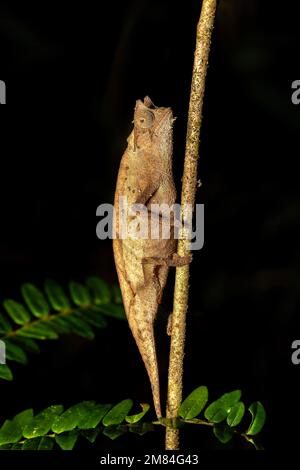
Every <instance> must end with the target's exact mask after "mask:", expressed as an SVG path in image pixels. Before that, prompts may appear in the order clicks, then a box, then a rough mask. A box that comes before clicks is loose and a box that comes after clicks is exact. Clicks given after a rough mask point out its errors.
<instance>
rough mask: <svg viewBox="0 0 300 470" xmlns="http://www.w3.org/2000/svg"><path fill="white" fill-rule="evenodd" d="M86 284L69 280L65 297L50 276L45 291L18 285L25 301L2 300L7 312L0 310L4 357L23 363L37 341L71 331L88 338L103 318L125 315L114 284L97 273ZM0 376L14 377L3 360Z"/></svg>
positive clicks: (92, 335) (36, 350)
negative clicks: (111, 287) (107, 282)
mask: <svg viewBox="0 0 300 470" xmlns="http://www.w3.org/2000/svg"><path fill="white" fill-rule="evenodd" d="M85 284H86V285H83V284H79V283H78V282H75V281H71V282H70V283H69V296H67V295H66V293H65V292H64V289H63V288H62V287H61V285H60V284H59V283H57V282H56V281H54V280H52V279H48V280H46V281H45V283H44V289H43V291H44V292H42V291H41V290H40V289H38V288H37V287H36V286H35V285H33V284H30V283H26V284H23V285H22V287H21V295H22V298H23V301H24V303H20V302H18V301H16V300H13V299H5V300H4V301H3V307H4V309H5V311H6V314H2V313H0V340H1V341H2V342H3V343H2V346H3V344H4V349H5V356H6V360H7V361H15V362H19V363H21V364H26V363H27V360H28V359H27V352H33V353H38V352H39V350H40V349H39V345H38V343H37V342H36V340H48V339H49V340H50V339H57V338H58V337H59V336H60V335H64V334H70V333H74V334H77V335H79V336H82V337H83V338H86V339H89V340H91V339H93V338H94V336H95V333H94V328H105V327H106V326H107V320H106V317H114V318H118V319H124V318H125V313H124V309H123V306H122V304H121V302H120V299H121V297H120V294H119V291H118V288H117V287H116V286H115V287H114V288H113V289H110V288H109V287H108V285H107V284H106V282H105V281H104V280H103V279H101V278H99V277H96V276H92V277H89V278H88V279H87V280H86V283H85ZM0 378H2V379H5V380H12V379H13V374H12V372H11V369H10V367H9V366H8V365H7V364H6V363H5V364H0Z"/></svg>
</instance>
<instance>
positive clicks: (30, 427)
mask: <svg viewBox="0 0 300 470" xmlns="http://www.w3.org/2000/svg"><path fill="white" fill-rule="evenodd" d="M62 412H63V406H61V405H53V406H49V407H48V408H46V409H45V410H43V411H41V412H40V413H39V414H38V415H36V416H34V417H33V418H32V419H31V420H30V421H29V422H28V423H27V424H26V426H25V427H24V430H23V436H24V437H26V438H27V439H32V438H34V437H41V436H45V434H47V433H48V432H49V431H50V429H51V426H52V424H53V422H54V421H55V419H56V417H57V416H58V415H60V414H61V413H62Z"/></svg>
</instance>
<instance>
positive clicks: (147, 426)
mask: <svg viewBox="0 0 300 470" xmlns="http://www.w3.org/2000/svg"><path fill="white" fill-rule="evenodd" d="M150 431H154V425H153V424H152V423H138V424H135V425H133V426H130V428H129V432H132V433H134V434H138V435H139V436H143V435H144V434H146V433H147V432H150Z"/></svg>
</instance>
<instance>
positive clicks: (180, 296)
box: [166, 0, 217, 450]
mask: <svg viewBox="0 0 300 470" xmlns="http://www.w3.org/2000/svg"><path fill="white" fill-rule="evenodd" d="M216 5H217V0H203V2H202V9H201V15H200V19H199V23H198V26H197V39H196V49H195V58H194V67H193V76H192V85H191V94H190V104H189V114H188V125H187V136H186V148H185V161H184V171H183V179H182V193H181V208H182V218H183V217H184V213H183V208H184V207H185V206H186V205H187V204H190V205H192V207H194V204H195V195H196V187H197V160H198V149H199V138H200V127H201V121H202V107H203V97H204V90H205V77H206V72H207V65H208V56H209V50H210V42H211V35H212V30H213V25H214V17H215V12H216ZM189 246H190V243H189V241H188V234H187V233H183V239H181V240H179V242H178V249H177V253H178V255H179V256H186V255H187V254H188V253H189ZM188 287H189V266H183V267H179V268H177V269H176V279H175V289H174V305H173V316H172V336H171V349H170V363H169V377H168V401H167V418H175V417H176V416H177V414H178V408H179V406H180V403H181V400H182V375H183V357H184V341H185V324H186V312H187V307H188ZM166 449H169V450H177V449H179V430H178V429H170V428H167V429H166Z"/></svg>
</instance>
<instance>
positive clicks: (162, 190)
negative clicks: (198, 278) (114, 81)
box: [113, 97, 186, 418]
mask: <svg viewBox="0 0 300 470" xmlns="http://www.w3.org/2000/svg"><path fill="white" fill-rule="evenodd" d="M173 121H174V119H173V115H172V111H171V108H158V107H155V106H154V105H153V103H152V102H151V100H150V98H148V97H146V98H145V99H144V102H142V101H140V100H138V101H137V102H136V107H135V113H134V128H133V131H132V132H131V134H130V136H129V137H128V139H127V142H128V146H127V149H126V150H125V153H124V155H123V157H122V160H121V163H120V168H119V174H118V180H117V186H116V192H115V230H116V232H115V238H114V240H113V248H114V257H115V263H116V268H117V273H118V278H119V282H120V287H121V291H122V297H123V303H124V307H125V311H126V315H127V319H128V323H129V327H130V329H131V331H132V334H133V336H134V338H135V341H136V343H137V346H138V349H139V352H140V354H141V357H142V359H143V361H144V364H145V367H146V370H147V372H148V375H149V379H150V383H151V388H152V395H153V401H154V406H155V411H156V414H157V417H158V418H159V417H161V405H160V388H159V373H158V364H157V356H156V347H155V338H154V328H153V327H154V320H155V316H156V313H157V309H158V305H159V303H160V302H161V298H162V292H163V289H164V287H165V284H166V280H167V275H168V270H169V266H176V265H178V264H179V265H181V264H182V263H180V260H178V259H177V258H176V256H177V255H176V254H175V250H176V242H175V240H174V237H172V235H171V237H170V238H169V239H162V238H161V237H160V238H159V239H155V240H153V239H151V238H149V237H148V238H147V239H131V238H125V239H121V237H120V223H119V217H120V208H119V202H120V197H121V196H123V197H126V198H127V203H128V206H130V205H132V204H143V205H144V206H146V208H147V213H146V217H148V218H150V216H151V205H152V204H162V203H165V204H168V205H169V206H172V205H173V204H174V203H175V199H176V190H175V185H174V181H173V174H172V133H173V131H172V125H173ZM163 217H164V214H163V212H162V213H161V214H160V217H159V218H158V219H157V223H158V224H161V223H162V218H163ZM127 221H130V216H127ZM171 233H172V231H171ZM184 264H186V260H185V262H184Z"/></svg>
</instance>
